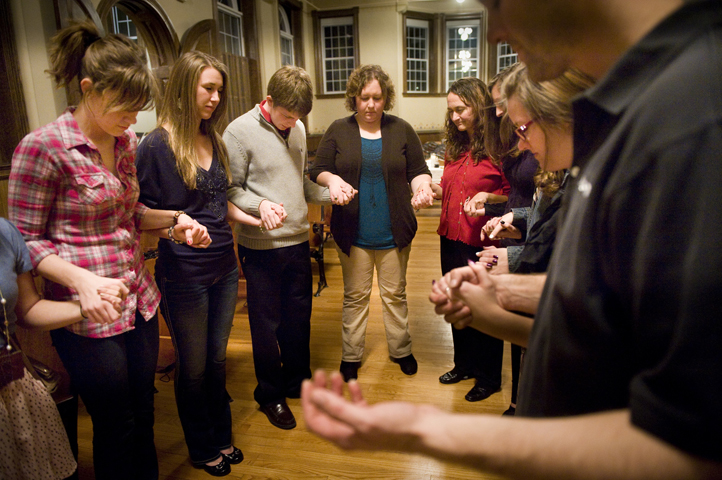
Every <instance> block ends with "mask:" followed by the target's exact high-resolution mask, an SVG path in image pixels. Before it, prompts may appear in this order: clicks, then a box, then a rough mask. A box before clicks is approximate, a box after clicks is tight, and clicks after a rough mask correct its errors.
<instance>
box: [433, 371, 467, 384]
mask: <svg viewBox="0 0 722 480" xmlns="http://www.w3.org/2000/svg"><path fill="white" fill-rule="evenodd" d="M470 378H471V376H469V375H467V374H465V373H462V372H461V371H460V370H458V369H457V368H456V367H454V368H453V369H452V370H451V371H450V372H446V373H445V374H443V375H442V376H440V377H439V382H441V383H443V384H444V385H451V384H452V383H459V382H460V381H462V380H468V379H470Z"/></svg>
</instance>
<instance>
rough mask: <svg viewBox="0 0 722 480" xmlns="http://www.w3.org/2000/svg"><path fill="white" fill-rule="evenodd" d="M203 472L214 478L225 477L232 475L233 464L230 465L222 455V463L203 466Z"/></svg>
mask: <svg viewBox="0 0 722 480" xmlns="http://www.w3.org/2000/svg"><path fill="white" fill-rule="evenodd" d="M239 452H240V450H239ZM203 470H205V471H206V473H208V474H210V475H213V476H214V477H225V476H226V475H228V474H229V473H231V464H230V463H228V461H227V460H226V457H225V456H224V455H221V461H220V462H218V463H217V464H215V465H213V466H210V465H203Z"/></svg>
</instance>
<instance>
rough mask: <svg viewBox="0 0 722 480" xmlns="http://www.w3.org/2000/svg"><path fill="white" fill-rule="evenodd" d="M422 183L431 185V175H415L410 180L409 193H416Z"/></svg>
mask: <svg viewBox="0 0 722 480" xmlns="http://www.w3.org/2000/svg"><path fill="white" fill-rule="evenodd" d="M424 183H429V184H430V183H431V175H427V174H425V173H424V174H421V175H417V176H415V177H414V178H412V179H411V191H412V192H413V193H416V191H417V190H418V189H419V187H421V186H422V185H423V184H424Z"/></svg>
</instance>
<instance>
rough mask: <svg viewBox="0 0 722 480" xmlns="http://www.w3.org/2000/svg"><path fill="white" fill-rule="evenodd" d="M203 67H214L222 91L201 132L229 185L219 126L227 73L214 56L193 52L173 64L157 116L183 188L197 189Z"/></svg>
mask: <svg viewBox="0 0 722 480" xmlns="http://www.w3.org/2000/svg"><path fill="white" fill-rule="evenodd" d="M206 68H214V69H216V70H218V72H219V73H220V74H221V76H222V77H223V86H224V88H223V89H221V90H220V91H219V92H218V95H219V97H220V101H219V102H218V106H217V107H216V109H215V111H214V112H213V114H212V115H211V118H209V119H208V120H204V119H201V120H200V125H201V126H200V131H201V133H203V134H204V135H207V136H208V137H209V138H210V140H211V143H212V145H213V151H214V152H215V153H216V155H218V160H219V162H220V163H221V166H222V167H223V169H224V170H225V171H226V176H227V177H228V182H229V183H230V181H231V170H230V165H229V163H228V150H226V145H225V143H223V139H222V138H221V134H220V132H219V131H218V130H219V124H220V123H221V121H222V120H223V119H224V117H225V114H226V106H227V104H228V94H227V93H226V88H227V86H228V70H227V69H226V66H225V65H224V64H223V63H221V62H220V61H218V60H217V59H216V58H215V57H213V56H211V55H208V54H205V53H203V52H197V51H192V52H188V53H186V54H184V55H183V56H181V57H180V58H179V59H178V60H176V62H175V64H174V65H173V70H172V71H171V74H170V78H169V79H168V83H167V85H166V87H165V95H164V96H163V103H162V105H161V109H160V113H159V115H158V126H159V127H160V126H163V125H167V126H168V144H169V146H170V148H171V150H173V154H174V155H175V161H176V168H178V173H179V175H180V176H181V178H182V179H183V183H185V185H186V187H188V188H189V189H190V190H193V189H195V188H196V175H197V174H198V158H197V155H196V149H195V137H196V134H197V133H198V120H199V115H198V109H197V107H196V95H197V87H198V82H199V80H200V77H201V73H202V72H203V70H205V69H206Z"/></svg>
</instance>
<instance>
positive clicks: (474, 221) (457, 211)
mask: <svg viewBox="0 0 722 480" xmlns="http://www.w3.org/2000/svg"><path fill="white" fill-rule="evenodd" d="M470 157H471V155H470V152H466V153H464V154H463V155H462V156H461V158H460V159H459V160H456V161H454V162H449V161H448V159H447V161H445V162H444V174H443V175H442V176H441V188H442V189H443V198H442V200H441V218H440V219H439V229H438V230H437V233H438V234H439V235H441V236H443V237H446V238H448V239H449V240H458V241H460V242H464V243H466V244H468V245H472V246H474V247H479V248H481V247H482V246H486V245H494V246H498V241H490V240H489V239H488V238H487V239H485V240H484V241H483V242H482V241H481V239H480V236H481V227H483V226H484V225H485V224H486V222H487V221H488V220H489V219H491V217H490V216H484V217H470V216H468V215H466V214H465V213H464V202H466V201H467V200H470V199H471V198H472V197H473V196H474V195H476V194H477V193H479V192H489V193H494V194H497V195H509V182H507V181H506V178H505V177H504V174H503V173H502V171H501V166H499V167H497V166H495V165H494V164H493V163H491V160H490V159H489V158H488V157H485V158H484V159H482V160H480V161H479V163H477V164H476V165H474V162H473V160H472V159H471V158H470Z"/></svg>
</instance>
